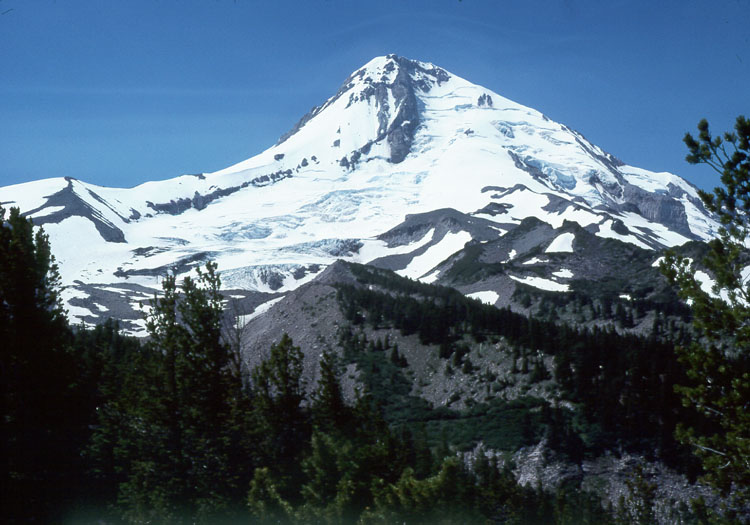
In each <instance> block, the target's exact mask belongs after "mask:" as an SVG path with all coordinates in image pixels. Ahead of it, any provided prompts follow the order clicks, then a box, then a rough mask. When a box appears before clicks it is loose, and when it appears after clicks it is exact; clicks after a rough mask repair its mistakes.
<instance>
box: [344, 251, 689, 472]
mask: <svg viewBox="0 0 750 525" xmlns="http://www.w3.org/2000/svg"><path fill="white" fill-rule="evenodd" d="M350 267H351V269H352V272H353V273H354V274H355V275H356V276H357V278H358V279H359V280H360V282H361V283H362V284H366V285H368V286H351V285H341V286H339V288H338V298H339V300H340V302H341V304H342V311H343V312H344V313H345V314H346V312H348V311H356V312H358V316H359V317H358V318H359V319H360V320H361V322H368V323H369V322H370V319H371V318H377V319H378V322H379V324H381V325H382V324H383V323H390V324H391V325H392V326H393V327H394V328H397V329H400V330H401V332H402V333H403V334H411V333H418V334H419V336H420V339H421V340H422V341H423V342H429V343H433V344H436V345H439V347H438V353H439V355H440V356H441V357H442V356H446V357H448V356H450V359H451V369H457V368H463V367H465V369H466V371H467V372H468V371H471V370H472V364H471V363H469V364H468V365H467V364H465V363H464V359H465V358H464V354H465V353H467V352H468V347H467V346H466V345H464V344H463V343H459V342H458V341H459V340H461V339H462V338H464V337H465V336H466V335H471V336H473V337H474V338H475V340H476V339H481V338H485V337H488V336H494V337H498V336H501V337H503V338H504V339H505V341H506V342H507V343H508V344H511V345H513V347H514V348H522V349H530V350H531V352H529V351H528V350H524V352H523V354H522V360H521V363H520V366H521V370H520V372H521V373H523V374H530V379H532V380H533V381H542V380H546V379H547V378H548V377H549V375H548V374H549V373H548V371H547V369H546V367H545V366H544V365H543V364H542V362H541V359H542V355H545V354H546V355H548V356H554V359H555V379H556V380H557V381H558V383H559V384H560V386H561V388H562V391H563V395H564V397H565V398H566V399H568V400H570V401H572V402H574V403H575V404H576V405H577V407H578V408H577V411H578V413H579V414H580V421H579V422H578V424H577V426H576V428H575V430H574V432H575V433H577V434H578V435H579V436H580V439H581V440H582V441H583V443H584V444H585V446H586V448H585V450H586V452H587V453H589V454H598V453H600V452H603V451H604V450H607V449H611V448H613V447H624V448H626V449H629V450H632V451H636V452H645V453H649V454H652V453H653V452H654V451H657V453H658V455H659V457H660V458H661V459H663V460H665V461H667V462H668V463H669V464H671V465H673V466H675V467H677V468H681V469H683V470H687V471H688V472H690V473H692V472H693V470H691V469H692V468H693V466H692V463H691V462H690V461H688V460H686V457H685V456H686V451H685V449H684V448H682V447H680V446H679V445H678V444H677V443H676V442H675V440H674V438H673V437H672V434H673V432H674V428H675V426H676V424H677V421H678V420H681V419H682V420H685V419H686V418H687V420H690V416H689V414H688V413H687V412H686V411H685V410H684V409H683V408H682V407H681V404H680V402H679V398H678V396H677V395H676V394H675V393H674V392H673V389H672V385H674V384H675V383H678V382H679V381H681V380H682V379H683V378H684V368H683V366H682V365H681V364H680V363H679V362H678V361H677V359H676V358H675V355H674V350H673V346H672V345H671V343H669V342H668V341H664V340H662V338H654V337H649V338H646V337H640V336H635V335H621V334H619V333H617V332H616V331H615V330H614V328H610V329H600V328H598V327H594V328H591V329H587V328H573V327H570V326H567V325H564V324H556V323H552V322H549V321H541V320H538V319H536V318H534V317H526V316H522V315H519V314H516V313H514V312H511V311H510V310H508V309H498V308H495V307H492V306H487V305H482V304H480V303H478V302H477V301H473V300H471V299H467V298H466V297H464V296H462V295H461V294H460V293H458V292H457V291H455V290H453V289H449V288H442V287H435V286H429V285H425V284H423V283H416V282H414V281H411V280H409V279H404V278H401V277H398V276H394V275H392V274H386V273H385V272H383V271H380V270H377V269H372V268H368V267H364V266H360V265H350ZM369 285H372V288H373V289H371V287H370V286H369ZM412 294H413V295H412ZM601 304H602V308H603V311H606V312H609V313H608V314H607V315H610V316H611V315H613V314H614V310H613V309H612V306H611V305H612V303H610V302H608V301H607V300H606V298H605V299H604V300H603V301H602V303H601ZM342 345H344V348H346V346H345V345H346V343H343V342H342ZM352 355H353V356H355V357H354V360H355V362H357V363H358V365H360V366H359V368H360V370H363V371H364V372H365V382H366V384H367V385H368V386H370V385H371V388H373V393H374V394H375V396H376V398H377V399H378V400H379V401H380V402H381V403H383V406H384V409H385V413H386V418H387V419H388V420H389V421H396V420H398V419H401V420H406V419H408V416H406V413H407V411H408V412H411V418H410V419H412V420H414V419H419V420H420V421H422V420H426V419H431V418H435V419H439V418H440V417H443V416H442V415H439V414H440V413H439V412H438V413H437V414H432V415H426V416H425V415H422V414H420V412H419V411H417V410H418V404H417V402H416V401H415V400H409V398H408V397H407V396H408V394H407V393H408V392H409V390H410V387H411V384H410V382H409V381H407V380H406V379H405V378H403V376H399V375H388V374H387V373H385V372H384V371H383V366H382V363H381V364H376V363H375V362H374V361H372V362H371V363H369V364H367V365H366V366H363V363H364V362H365V361H368V360H370V361H371V360H373V359H374V358H373V357H372V356H371V354H370V353H368V352H355V353H354V354H352ZM372 374H375V375H372ZM370 377H372V378H375V377H377V378H378V379H377V380H372V381H371V380H370V379H369V378H370ZM385 385H388V387H387V388H386V387H385ZM399 385H400V386H399ZM381 388H382V389H383V390H384V392H385V393H384V395H383V396H379V394H378V391H379V390H380V389H381ZM400 393H401V397H400V398H399V397H398V396H399V394H400ZM405 402H406V403H407V404H406V407H407V408H405V409H403V410H402V413H404V416H400V417H399V418H397V417H395V416H394V413H395V410H394V409H393V407H396V406H402V407H403V406H404V403H405ZM422 412H423V410H422ZM405 416H406V417H405ZM464 442H465V441H464Z"/></svg>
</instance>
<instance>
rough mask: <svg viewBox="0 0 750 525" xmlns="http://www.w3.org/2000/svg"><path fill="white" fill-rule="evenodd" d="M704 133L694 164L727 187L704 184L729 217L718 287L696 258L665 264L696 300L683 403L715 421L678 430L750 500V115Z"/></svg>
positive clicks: (727, 487) (722, 484)
mask: <svg viewBox="0 0 750 525" xmlns="http://www.w3.org/2000/svg"><path fill="white" fill-rule="evenodd" d="M698 130H699V135H698V138H697V140H696V139H695V138H694V137H693V136H692V135H690V134H689V133H688V134H686V135H685V139H684V141H685V144H686V145H687V147H688V149H689V151H690V154H689V155H688V156H687V160H688V162H690V163H691V164H706V165H708V166H710V167H712V168H713V169H714V170H715V171H717V172H718V173H719V174H720V175H721V183H722V185H723V186H722V187H717V188H715V189H714V192H713V193H712V194H711V193H707V192H704V191H700V192H699V194H700V197H701V200H702V201H703V203H704V205H705V207H706V209H708V210H709V211H710V212H713V213H715V214H716V215H717V216H718V218H719V221H720V223H721V227H720V228H719V233H718V237H717V238H715V239H713V240H711V241H710V243H709V248H710V250H709V253H708V256H707V257H706V258H705V260H704V261H703V264H704V265H705V266H706V268H708V270H709V271H710V272H711V273H712V274H713V277H714V279H715V285H714V288H713V292H714V294H708V293H706V292H704V291H703V290H702V289H701V286H700V283H698V282H697V281H696V279H695V271H694V270H695V268H694V267H693V265H692V264H691V263H690V261H689V260H687V259H685V258H682V257H679V256H677V255H675V254H674V253H672V254H670V255H668V256H667V257H666V258H665V261H664V262H663V263H662V271H663V272H664V273H665V274H666V276H667V277H668V278H669V280H670V281H671V282H672V283H673V284H676V285H677V286H678V287H679V295H680V297H681V298H682V299H684V300H689V301H690V302H691V303H692V304H691V308H692V311H693V316H694V323H693V326H694V329H695V330H696V332H697V334H698V336H699V337H698V339H697V340H696V342H695V343H693V344H691V345H690V346H688V347H682V348H680V349H679V354H680V359H681V361H682V362H683V363H684V364H685V366H686V367H687V374H688V377H689V379H690V381H691V382H690V383H689V384H685V385H682V386H680V387H679V393H680V394H681V395H682V398H683V403H684V404H685V405H686V406H690V407H693V408H694V409H695V410H696V411H697V412H698V413H700V414H701V415H702V416H703V417H704V418H706V420H708V422H709V423H710V425H706V426H705V427H704V428H698V427H697V426H689V425H686V424H684V425H681V427H680V428H679V431H678V437H679V439H680V440H681V441H683V442H684V443H687V444H690V445H691V446H692V447H694V450H695V453H696V455H697V456H698V457H699V458H700V459H701V460H702V462H703V467H704V469H705V471H706V476H705V480H706V481H708V482H709V483H711V484H712V485H713V486H715V487H716V488H718V489H720V490H722V491H723V492H725V493H732V494H733V495H734V497H735V499H736V501H737V502H738V503H739V504H744V505H748V504H750V411H748V400H749V399H750V322H749V321H750V282H748V281H747V280H746V279H745V278H744V276H743V268H744V267H745V266H746V265H747V261H748V255H747V250H746V248H745V246H746V243H747V242H748V240H749V239H750V120H748V119H746V118H745V117H742V116H740V117H738V118H737V122H736V124H735V132H734V133H725V134H724V136H723V138H722V137H713V136H712V135H711V133H710V131H709V128H708V123H707V122H706V121H705V120H702V121H701V122H700V123H699V124H698Z"/></svg>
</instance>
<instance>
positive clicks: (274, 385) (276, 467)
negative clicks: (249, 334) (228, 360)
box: [252, 334, 310, 499]
mask: <svg viewBox="0 0 750 525" xmlns="http://www.w3.org/2000/svg"><path fill="white" fill-rule="evenodd" d="M302 359H303V356H302V352H301V350H300V348H299V347H298V346H294V343H293V342H292V339H291V338H290V337H289V335H287V334H284V335H283V336H282V337H281V340H280V341H279V342H278V343H276V344H274V345H273V346H272V347H271V353H270V356H269V357H268V359H266V360H265V361H263V362H262V363H261V364H260V365H258V366H257V367H256V368H255V369H254V370H253V372H252V392H253V403H254V411H255V414H256V422H257V424H258V426H259V429H258V431H259V432H258V433H259V436H260V437H259V440H260V443H259V444H260V453H261V459H260V461H261V462H262V464H263V465H264V466H268V467H270V468H271V469H272V470H271V473H272V474H274V475H277V476H279V477H283V479H281V480H280V483H281V485H280V487H279V490H280V493H281V495H282V497H284V498H286V499H288V498H289V497H290V496H291V495H294V494H297V493H298V489H299V487H300V485H301V481H302V471H301V466H300V464H301V459H302V455H303V453H304V452H305V447H306V444H307V443H309V437H310V426H309V416H308V413H307V411H306V410H305V409H304V408H303V407H302V402H303V400H304V397H305V395H304V393H305V381H304V379H303V377H302Z"/></svg>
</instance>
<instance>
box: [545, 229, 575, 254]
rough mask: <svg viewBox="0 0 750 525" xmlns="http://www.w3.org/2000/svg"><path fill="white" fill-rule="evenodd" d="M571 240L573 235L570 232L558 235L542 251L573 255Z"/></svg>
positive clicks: (573, 237)
mask: <svg viewBox="0 0 750 525" xmlns="http://www.w3.org/2000/svg"><path fill="white" fill-rule="evenodd" d="M573 239H575V235H574V234H572V233H570V232H567V233H563V234H561V235H558V236H557V237H556V238H555V240H553V241H552V242H551V243H550V245H549V246H547V249H546V250H544V251H545V253H561V252H567V253H573Z"/></svg>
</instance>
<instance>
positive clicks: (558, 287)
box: [510, 275, 570, 292]
mask: <svg viewBox="0 0 750 525" xmlns="http://www.w3.org/2000/svg"><path fill="white" fill-rule="evenodd" d="M510 278H511V279H513V280H514V281H518V282H519V283H523V284H528V285H529V286H533V287H534V288H539V289H540V290H547V291H548V292H569V291H570V287H569V286H568V285H567V284H563V283H558V282H555V281H550V280H549V279H543V278H542V277H532V276H526V277H516V276H514V275H511V276H510Z"/></svg>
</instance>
